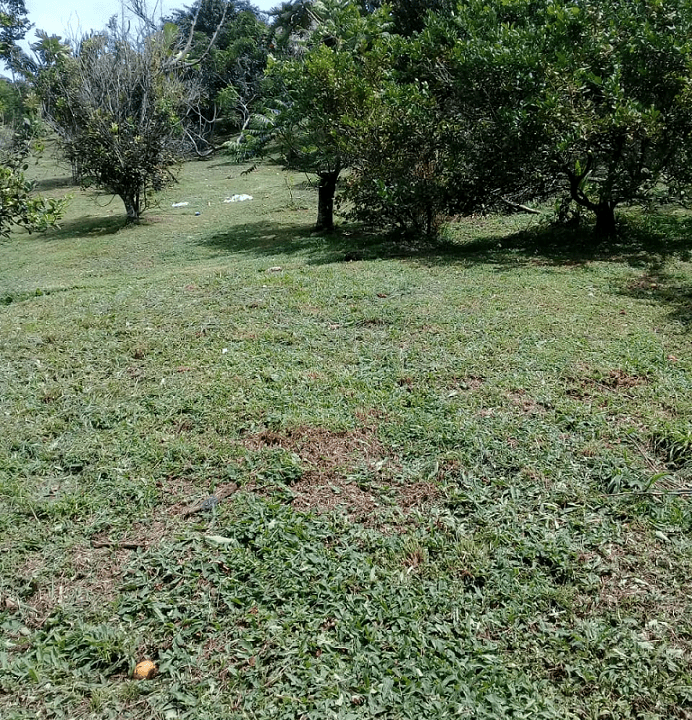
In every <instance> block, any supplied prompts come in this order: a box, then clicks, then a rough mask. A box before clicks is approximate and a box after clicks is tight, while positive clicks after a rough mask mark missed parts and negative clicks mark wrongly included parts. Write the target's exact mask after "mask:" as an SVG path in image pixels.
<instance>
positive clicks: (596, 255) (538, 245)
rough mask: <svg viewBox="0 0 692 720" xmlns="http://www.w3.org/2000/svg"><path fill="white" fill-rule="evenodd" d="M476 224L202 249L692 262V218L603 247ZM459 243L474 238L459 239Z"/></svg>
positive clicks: (317, 257) (273, 238) (649, 222)
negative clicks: (416, 233)
mask: <svg viewBox="0 0 692 720" xmlns="http://www.w3.org/2000/svg"><path fill="white" fill-rule="evenodd" d="M472 222H473V220H472V219H469V220H466V219H462V220H461V221H459V222H457V223H454V224H453V225H452V226H450V232H449V237H451V238H452V239H443V240H436V241H431V240H425V239H420V238H412V237H410V236H402V235H393V234H392V235H384V234H381V233H380V234H376V233H366V232H363V231H362V230H360V229H358V228H357V227H349V226H344V227H342V228H339V229H338V230H336V231H335V232H333V233H315V232H313V231H312V228H311V227H309V226H298V225H284V226H277V225H268V224H267V223H266V221H264V222H261V223H248V224H245V225H242V226H237V227H235V228H233V229H232V230H230V231H228V232H223V233H217V234H215V235H212V236H210V237H206V238H204V239H203V240H202V241H201V242H202V244H204V245H205V246H207V247H212V248H216V249H217V250H219V251H220V252H222V253H250V254H253V255H258V256H263V255H277V254H294V253H305V254H307V256H308V257H307V261H308V262H309V263H310V264H323V263H331V262H343V261H353V260H371V259H382V258H395V257H400V258H411V259H416V260H418V261H421V262H428V263H431V264H447V263H448V264H454V263H463V264H466V265H474V264H490V265H494V266H499V267H500V268H502V269H511V268H512V267H517V268H519V267H523V266H525V265H533V264H542V265H545V264H550V265H579V264H583V265H586V264H587V263H589V262H595V261H608V262H620V263H626V264H628V265H630V266H632V267H641V268H657V267H658V268H660V267H663V266H664V265H665V264H666V262H667V261H668V260H670V259H672V258H674V257H678V258H680V259H682V260H692V217H689V218H688V217H675V216H664V215H661V216H654V217H650V218H647V219H646V220H645V221H638V220H637V221H633V220H622V222H621V223H620V234H619V235H618V237H616V238H612V239H602V240H600V241H596V240H595V238H594V235H593V233H592V231H591V229H590V228H589V227H585V228H583V229H579V228H577V229H573V228H562V227H554V226H551V225H548V224H546V225H542V226H534V227H532V228H531V229H528V230H522V231H520V232H514V233H510V234H507V233H503V232H502V229H501V227H497V226H495V227H494V228H493V229H492V230H490V231H488V230H482V229H481V230H478V229H475V228H473V227H471V226H470V223H472ZM467 223H468V224H469V227H468V228H467V227H466V225H467ZM469 228H470V229H469ZM473 235H475V236H476V237H473ZM457 236H459V237H463V236H466V237H467V238H471V239H466V240H463V239H461V240H457V239H456V238H457Z"/></svg>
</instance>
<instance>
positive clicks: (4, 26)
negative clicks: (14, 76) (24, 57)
mask: <svg viewBox="0 0 692 720" xmlns="http://www.w3.org/2000/svg"><path fill="white" fill-rule="evenodd" d="M29 28H31V23H30V22H29V20H28V18H27V12H26V6H25V4H24V0H0V59H2V60H3V61H4V62H5V63H6V64H7V65H8V66H9V67H10V69H12V70H14V69H15V64H16V59H17V57H18V55H19V54H20V50H19V47H18V46H17V42H18V41H19V40H22V39H23V38H24V36H25V35H26V33H27V31H28V30H29Z"/></svg>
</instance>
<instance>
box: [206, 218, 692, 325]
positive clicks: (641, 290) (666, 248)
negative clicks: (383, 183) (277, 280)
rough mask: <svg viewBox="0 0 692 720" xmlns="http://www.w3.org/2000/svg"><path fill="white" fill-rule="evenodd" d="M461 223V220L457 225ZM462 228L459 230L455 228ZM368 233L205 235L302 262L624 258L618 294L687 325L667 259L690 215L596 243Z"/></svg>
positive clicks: (688, 242) (257, 227)
mask: <svg viewBox="0 0 692 720" xmlns="http://www.w3.org/2000/svg"><path fill="white" fill-rule="evenodd" d="M464 222H465V221H464V220H462V221H461V223H462V224H463V223H464ZM462 231H463V228H462ZM450 235H451V236H452V239H451V240H450V239H447V240H441V241H429V240H421V239H415V238H410V237H402V236H398V237H397V236H393V235H382V234H368V233H365V232H363V231H362V230H358V229H357V228H347V227H344V228H341V229H339V230H337V231H336V232H334V233H328V234H317V233H314V232H312V228H311V227H306V226H298V225H286V226H276V225H268V224H267V223H266V222H262V223H259V222H258V223H249V224H246V225H243V226H239V227H235V228H233V229H232V230H230V231H229V232H224V233H219V234H216V235H213V236H211V237H207V238H204V239H203V240H202V241H201V242H202V243H203V244H204V245H206V246H207V247H212V248H216V249H217V250H218V251H219V252H220V253H223V254H226V253H244V254H245V253H246V254H248V255H253V256H257V257H270V256H276V255H292V254H303V255H304V256H305V261H306V263H307V264H309V265H323V264H330V263H339V262H352V261H359V260H363V261H365V260H378V259H397V258H398V259H406V260H408V261H413V262H418V263H421V264H423V265H427V266H433V265H434V266H445V265H449V266H453V265H459V264H461V265H464V266H467V267H469V266H474V265H487V266H490V267H493V268H495V269H496V270H497V271H498V272H507V271H512V270H521V269H522V268H526V267H530V266H555V267H560V266H562V267H570V266H572V267H576V268H579V267H584V268H586V267H587V266H588V264H589V263H592V262H611V263H621V264H626V265H628V266H630V267H633V268H639V269H641V270H642V271H643V275H642V278H641V280H638V281H634V282H631V283H629V284H628V285H626V286H623V287H622V288H620V290H619V292H621V293H622V294H624V295H628V296H630V297H636V298H640V297H647V298H651V299H655V300H658V301H660V302H662V303H666V304H668V305H670V306H672V308H673V309H672V312H671V319H673V320H677V321H679V322H682V323H683V324H685V325H692V287H691V286H690V283H689V280H687V278H685V277H680V276H675V275H671V274H669V273H668V272H667V271H666V266H667V265H668V264H669V262H670V261H672V260H673V259H676V258H677V259H680V260H683V261H690V260H692V217H687V216H675V215H672V214H657V215H649V216H646V217H643V218H642V217H625V218H621V223H620V233H619V235H618V237H616V238H610V239H603V240H600V241H598V242H597V241H596V240H595V239H594V236H593V233H592V231H591V229H590V228H588V227H586V228H583V229H580V228H576V229H573V228H561V227H553V226H549V225H539V226H534V227H532V228H530V229H528V230H522V231H520V232H514V233H510V234H505V233H503V232H502V229H501V226H499V227H498V226H496V227H495V228H494V229H493V230H492V231H490V232H485V233H484V234H482V235H480V236H478V237H476V238H472V239H469V240H466V241H463V242H459V241H455V240H454V228H453V229H452V232H451V233H450Z"/></svg>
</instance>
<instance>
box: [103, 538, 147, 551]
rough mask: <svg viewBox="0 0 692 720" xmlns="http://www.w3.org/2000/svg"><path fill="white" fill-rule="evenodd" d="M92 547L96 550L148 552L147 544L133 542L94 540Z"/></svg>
mask: <svg viewBox="0 0 692 720" xmlns="http://www.w3.org/2000/svg"><path fill="white" fill-rule="evenodd" d="M91 547H94V548H115V549H116V550H139V549H140V548H144V549H145V550H146V547H147V544H146V543H144V542H136V541H132V540H123V541H118V540H92V541H91Z"/></svg>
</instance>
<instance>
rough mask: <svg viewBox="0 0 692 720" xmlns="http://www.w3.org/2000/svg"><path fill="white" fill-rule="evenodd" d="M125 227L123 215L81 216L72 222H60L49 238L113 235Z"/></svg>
mask: <svg viewBox="0 0 692 720" xmlns="http://www.w3.org/2000/svg"><path fill="white" fill-rule="evenodd" d="M124 227H126V219H125V215H124V214H123V215H118V216H114V217H93V216H90V215H82V216H81V217H78V218H74V219H72V220H67V221H61V222H60V226H59V228H58V229H57V230H54V231H52V232H51V235H50V237H52V238H56V239H57V238H59V239H62V238H64V237H84V236H85V235H113V234H115V233H117V232H118V231H119V230H122V229H123V228H124Z"/></svg>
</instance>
